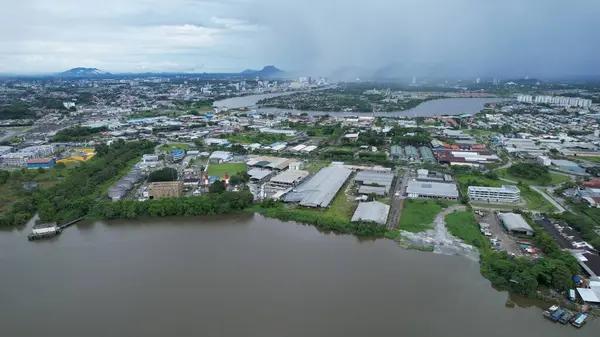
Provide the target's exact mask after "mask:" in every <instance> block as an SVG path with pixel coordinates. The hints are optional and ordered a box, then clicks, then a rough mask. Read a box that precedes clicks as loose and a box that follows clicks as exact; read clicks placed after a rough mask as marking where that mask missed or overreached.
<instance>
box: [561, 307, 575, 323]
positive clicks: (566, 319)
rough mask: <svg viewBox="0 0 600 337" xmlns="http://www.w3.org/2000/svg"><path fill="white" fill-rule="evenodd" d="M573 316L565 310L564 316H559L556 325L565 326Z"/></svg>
mask: <svg viewBox="0 0 600 337" xmlns="http://www.w3.org/2000/svg"><path fill="white" fill-rule="evenodd" d="M573 316H574V315H573V313H572V312H570V311H569V310H565V312H564V314H562V316H560V318H559V319H558V323H560V324H567V323H569V322H570V321H571V319H572V318H573Z"/></svg>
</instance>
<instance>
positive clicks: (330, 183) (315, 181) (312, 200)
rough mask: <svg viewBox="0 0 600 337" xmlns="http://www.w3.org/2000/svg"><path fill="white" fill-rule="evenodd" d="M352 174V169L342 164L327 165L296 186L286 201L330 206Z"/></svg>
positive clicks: (310, 205) (313, 205)
mask: <svg viewBox="0 0 600 337" xmlns="http://www.w3.org/2000/svg"><path fill="white" fill-rule="evenodd" d="M351 174H352V170H350V169H347V168H345V167H343V166H340V165H331V166H328V167H325V168H323V169H321V170H320V171H319V172H318V173H317V174H315V175H314V176H313V177H311V178H310V179H309V180H307V181H306V182H304V183H302V184H301V185H299V186H298V187H296V188H294V189H293V190H292V191H291V192H290V193H288V194H287V195H286V196H285V197H284V201H285V202H297V203H299V204H300V205H301V206H306V207H320V208H324V207H328V206H329V204H330V203H331V201H333V198H334V197H335V195H336V194H337V193H338V191H339V190H340V188H342V186H343V185H344V183H345V182H346V180H348V178H349V177H350V175H351Z"/></svg>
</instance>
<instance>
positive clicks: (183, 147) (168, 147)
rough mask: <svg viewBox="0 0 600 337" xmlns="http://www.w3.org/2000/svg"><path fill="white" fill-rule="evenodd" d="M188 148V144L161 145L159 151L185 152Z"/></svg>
mask: <svg viewBox="0 0 600 337" xmlns="http://www.w3.org/2000/svg"><path fill="white" fill-rule="evenodd" d="M189 148H190V146H189V145H188V144H180V143H173V144H165V145H163V146H161V147H160V149H161V150H166V151H170V150H187V149H189Z"/></svg>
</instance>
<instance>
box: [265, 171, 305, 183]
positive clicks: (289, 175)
mask: <svg viewBox="0 0 600 337" xmlns="http://www.w3.org/2000/svg"><path fill="white" fill-rule="evenodd" d="M306 176H308V172H307V171H283V172H281V173H279V174H278V175H276V176H275V177H273V178H272V179H271V182H274V183H281V184H293V183H294V182H296V181H298V180H300V179H303V178H304V177H306Z"/></svg>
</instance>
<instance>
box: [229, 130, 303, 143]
mask: <svg viewBox="0 0 600 337" xmlns="http://www.w3.org/2000/svg"><path fill="white" fill-rule="evenodd" d="M293 138H294V137H293V136H286V135H280V134H271V133H262V132H241V133H233V134H229V135H227V140H228V141H229V142H232V143H240V144H253V143H259V144H264V145H269V144H273V143H277V142H283V141H286V140H290V139H293Z"/></svg>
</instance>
